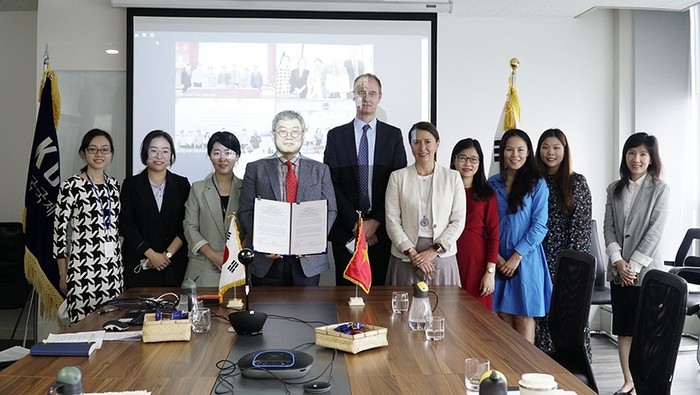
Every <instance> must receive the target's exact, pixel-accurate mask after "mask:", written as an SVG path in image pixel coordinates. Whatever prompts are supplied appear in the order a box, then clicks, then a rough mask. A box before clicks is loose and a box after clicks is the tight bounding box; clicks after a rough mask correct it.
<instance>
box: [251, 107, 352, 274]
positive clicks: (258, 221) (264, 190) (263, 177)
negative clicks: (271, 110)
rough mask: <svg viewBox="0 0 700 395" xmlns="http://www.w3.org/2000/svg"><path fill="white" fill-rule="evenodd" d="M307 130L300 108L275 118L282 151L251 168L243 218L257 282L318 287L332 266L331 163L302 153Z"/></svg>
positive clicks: (274, 133) (333, 208) (274, 135)
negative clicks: (329, 247)
mask: <svg viewBox="0 0 700 395" xmlns="http://www.w3.org/2000/svg"><path fill="white" fill-rule="evenodd" d="M305 129H306V126H305V123H304V119H303V118H302V117H301V115H299V114H298V113H297V112H294V111H290V110H287V111H282V112H280V113H279V114H277V115H276V116H275V118H274V119H273V121H272V139H273V140H274V143H275V147H276V148H277V152H276V153H275V154H274V155H273V156H271V157H269V158H265V159H260V160H257V161H255V162H252V163H249V164H248V166H246V171H245V177H244V178H243V185H242V187H241V195H240V203H239V210H238V219H239V221H240V223H241V226H242V227H243V229H244V231H245V233H246V234H247V235H248V237H247V243H248V244H249V246H251V247H252V248H253V250H255V251H256V252H257V254H255V260H254V261H253V263H252V264H251V265H250V273H251V275H252V276H251V279H252V282H253V285H318V282H319V279H320V277H321V273H323V272H325V271H326V270H328V269H330V265H329V263H328V256H327V254H326V246H327V244H326V239H327V235H328V229H330V227H331V225H333V221H334V220H335V217H336V215H337V213H338V210H337V208H336V203H335V193H334V192H333V184H332V183H331V176H330V170H329V169H328V166H326V165H325V164H323V163H320V162H317V161H315V160H312V159H309V158H306V157H304V156H302V155H301V154H300V153H299V151H300V150H301V147H302V146H303V144H304V131H305Z"/></svg>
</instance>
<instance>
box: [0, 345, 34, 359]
mask: <svg viewBox="0 0 700 395" xmlns="http://www.w3.org/2000/svg"><path fill="white" fill-rule="evenodd" d="M27 355H29V349H28V348H24V347H21V346H14V347H10V348H8V349H6V350H3V351H0V362H9V361H17V360H19V359H21V358H24V357H25V356H27Z"/></svg>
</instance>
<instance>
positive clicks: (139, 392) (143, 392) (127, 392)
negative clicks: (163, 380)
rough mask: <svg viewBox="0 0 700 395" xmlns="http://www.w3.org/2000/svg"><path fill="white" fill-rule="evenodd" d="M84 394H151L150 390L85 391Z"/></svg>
mask: <svg viewBox="0 0 700 395" xmlns="http://www.w3.org/2000/svg"><path fill="white" fill-rule="evenodd" d="M85 395H151V391H119V392H89V393H88V392H86V393H85Z"/></svg>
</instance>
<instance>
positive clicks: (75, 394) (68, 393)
mask: <svg viewBox="0 0 700 395" xmlns="http://www.w3.org/2000/svg"><path fill="white" fill-rule="evenodd" d="M82 393H83V374H82V372H81V371H80V367H79V366H66V367H64V368H62V369H61V370H59V371H58V374H57V375H56V384H54V385H52V386H51V388H49V391H48V395H54V394H62V395H81V394H82Z"/></svg>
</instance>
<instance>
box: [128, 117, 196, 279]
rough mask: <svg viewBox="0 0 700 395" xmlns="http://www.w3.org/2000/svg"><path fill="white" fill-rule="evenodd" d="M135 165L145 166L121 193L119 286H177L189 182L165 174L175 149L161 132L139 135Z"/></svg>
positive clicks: (183, 256)
mask: <svg viewBox="0 0 700 395" xmlns="http://www.w3.org/2000/svg"><path fill="white" fill-rule="evenodd" d="M141 162H142V163H143V164H144V165H146V168H145V169H144V170H143V171H142V172H141V173H139V174H136V175H134V176H131V177H128V178H127V179H125V180H124V183H123V184H122V191H121V203H122V212H121V214H120V217H119V230H120V232H121V234H122V236H123V237H124V246H123V250H122V254H123V262H124V285H125V287H126V288H132V287H164V286H180V284H182V280H183V277H184V276H185V270H186V269H187V245H186V241H185V236H184V233H183V227H182V222H183V220H184V218H185V201H186V200H187V196H188V194H189V192H190V183H189V181H188V180H187V178H185V177H182V176H179V175H177V174H174V173H171V172H170V171H168V167H169V166H170V165H171V164H172V163H173V162H175V145H174V144H173V139H172V137H170V135H169V134H168V133H166V132H164V131H162V130H154V131H152V132H150V133H148V134H147V135H146V137H144V139H143V142H142V143H141Z"/></svg>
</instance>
